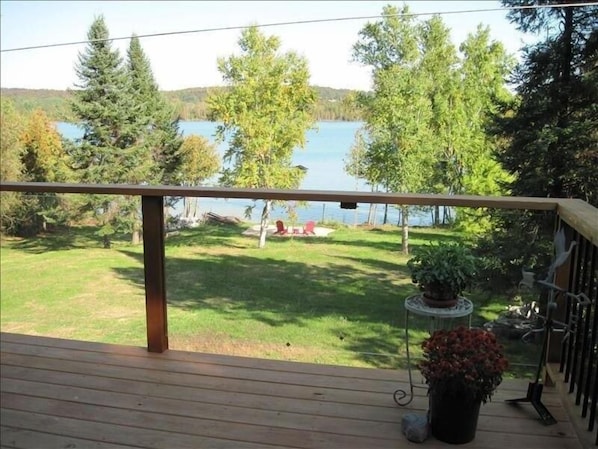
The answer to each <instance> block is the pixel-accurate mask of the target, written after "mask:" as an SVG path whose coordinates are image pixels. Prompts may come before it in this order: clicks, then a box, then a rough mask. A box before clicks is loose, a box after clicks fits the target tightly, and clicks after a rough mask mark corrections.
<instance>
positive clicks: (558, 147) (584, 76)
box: [478, 0, 598, 288]
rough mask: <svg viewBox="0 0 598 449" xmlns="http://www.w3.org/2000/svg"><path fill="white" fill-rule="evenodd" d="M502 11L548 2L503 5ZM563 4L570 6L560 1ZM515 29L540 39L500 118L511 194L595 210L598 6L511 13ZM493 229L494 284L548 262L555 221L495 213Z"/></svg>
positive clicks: (484, 250) (514, 0)
mask: <svg viewBox="0 0 598 449" xmlns="http://www.w3.org/2000/svg"><path fill="white" fill-rule="evenodd" d="M502 3H503V5H505V6H529V5H533V4H538V5H539V4H544V3H545V2H544V1H539V0H502ZM558 3H564V4H566V3H567V2H563V1H561V2H558ZM508 17H509V19H510V20H511V22H513V23H514V24H515V25H516V26H517V28H518V29H519V30H521V31H523V32H526V33H533V34H536V35H537V36H538V37H539V40H538V41H537V42H536V43H535V44H531V45H529V46H527V47H525V48H524V52H523V53H524V54H523V59H522V61H521V63H520V64H519V65H518V66H517V68H516V70H515V73H514V76H513V82H514V83H515V84H516V89H517V94H518V98H517V101H516V103H515V104H514V105H513V108H512V110H511V111H509V114H507V115H504V116H501V117H499V118H498V119H497V120H496V128H495V131H496V133H497V134H498V135H499V136H501V137H502V138H503V139H504V142H505V144H504V145H503V147H502V148H501V151H500V152H499V154H498V158H499V160H500V161H501V162H502V164H503V166H504V167H505V168H506V169H507V170H508V171H509V172H510V173H511V174H512V176H513V178H514V179H513V181H512V182H510V183H509V185H508V187H509V188H510V189H511V192H512V194H513V195H518V196H540V197H553V198H567V197H574V198H580V199H583V200H585V201H587V202H589V203H590V204H593V205H595V206H597V205H598V189H597V188H596V186H597V185H598V170H596V167H597V166H598V150H597V148H598V109H597V107H596V105H597V104H598V7H597V6H575V7H572V6H567V7H564V8H541V9H524V10H512V11H510V12H509V14H508ZM494 229H495V231H494V232H493V233H492V234H491V235H490V236H488V238H486V239H482V240H480V242H479V244H478V246H479V248H480V249H481V254H482V255H483V256H484V258H485V260H487V261H488V273H489V274H488V279H489V280H493V281H494V282H495V283H494V285H492V286H491V287H494V288H497V287H503V288H504V286H508V285H509V284H511V285H513V284H515V283H516V282H517V281H518V280H519V278H520V273H521V271H520V270H521V268H522V267H524V266H525V267H526V268H528V269H531V270H538V269H541V268H543V267H545V266H546V265H547V262H548V261H549V260H550V257H551V253H550V245H543V242H551V241H552V233H553V230H554V221H553V218H552V216H547V215H546V214H539V213H535V214H532V213H525V212H521V213H518V214H506V213H500V212H496V213H495V214H494Z"/></svg>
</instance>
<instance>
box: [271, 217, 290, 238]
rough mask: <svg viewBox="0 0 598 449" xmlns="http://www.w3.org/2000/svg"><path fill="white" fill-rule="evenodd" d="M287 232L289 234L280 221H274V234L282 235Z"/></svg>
mask: <svg viewBox="0 0 598 449" xmlns="http://www.w3.org/2000/svg"><path fill="white" fill-rule="evenodd" d="M287 232H289V230H288V229H287V228H285V227H284V223H283V222H282V220H276V232H275V233H274V234H277V235H284V234H286V233H287Z"/></svg>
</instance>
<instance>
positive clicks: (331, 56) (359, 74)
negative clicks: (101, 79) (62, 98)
mask: <svg viewBox="0 0 598 449" xmlns="http://www.w3.org/2000/svg"><path fill="white" fill-rule="evenodd" d="M404 3H406V4H408V5H409V7H410V9H411V11H412V12H414V13H435V12H439V13H440V12H447V11H464V10H475V9H493V8H500V2H498V1H406V2H402V1H401V2H395V1H383V2H380V1H16V0H8V1H0V48H1V49H2V50H6V49H11V48H18V47H25V46H34V45H43V44H53V43H63V42H76V41H83V40H85V39H86V37H87V32H88V30H89V27H90V25H91V23H92V22H93V20H94V18H95V17H97V16H99V15H103V16H104V19H105V21H106V25H107V27H108V30H109V32H110V37H113V38H115V37H130V36H131V35H132V34H133V33H135V34H137V35H143V34H150V33H164V32H172V31H186V30H200V29H206V28H210V29H213V28H220V27H244V26H249V25H256V24H258V25H263V24H270V23H278V22H290V21H303V20H312V19H332V18H346V17H364V16H366V17H368V16H376V15H380V14H381V12H382V8H383V7H384V6H385V5H387V4H391V5H394V6H397V7H401V6H402V5H403V4H404ZM430 17H431V16H430V15H424V16H421V17H420V19H421V20H426V19H428V18H430ZM442 17H443V19H444V21H445V23H446V24H447V26H448V27H449V28H450V29H451V36H452V39H453V42H454V43H455V45H457V46H458V45H459V44H460V43H461V42H463V40H465V38H466V37H467V34H468V33H471V32H474V31H475V29H476V27H477V25H478V24H480V23H482V24H483V25H487V26H489V27H490V31H491V36H492V39H494V40H497V41H500V42H502V43H503V45H504V46H505V48H506V49H507V51H508V52H509V53H511V54H513V55H514V56H516V57H517V56H518V54H519V50H520V48H521V47H522V45H523V43H524V42H526V41H529V40H530V37H527V36H524V35H523V34H521V33H519V32H518V31H517V30H516V29H515V27H514V26H513V25H511V24H509V22H508V21H507V19H506V12H505V11H504V10H501V11H491V12H471V13H460V14H447V15H443V16H442ZM376 20H379V19H360V20H346V21H335V22H324V23H312V24H296V25H286V26H282V25H279V26H270V27H265V28H262V32H264V33H265V34H266V35H276V36H278V37H279V38H280V39H281V51H285V52H286V51H294V52H296V53H298V54H300V55H302V56H304V57H305V58H307V60H308V62H309V69H310V74H311V79H310V83H311V84H312V85H317V86H326V87H334V88H337V89H358V90H368V89H369V88H370V86H371V73H370V69H369V68H367V67H363V66H361V65H360V64H359V63H357V62H352V61H351V48H352V46H353V44H354V43H355V42H356V41H357V39H358V33H359V31H360V30H361V29H362V28H363V26H364V25H365V24H366V23H367V22H368V21H369V22H373V21H376ZM240 33H241V30H240V29H235V30H224V31H208V32H201V33H189V34H183V35H171V36H159V37H147V38H142V39H141V45H142V48H143V49H144V51H145V53H146V55H147V56H148V58H149V60H150V62H151V65H152V70H153V73H154V76H155V78H156V81H157V83H158V85H159V87H160V89H162V90H176V89H184V88H189V87H208V86H216V85H222V84H223V81H222V76H221V74H220V73H219V72H218V69H217V58H219V57H228V56H230V55H232V54H238V53H239V46H238V39H239V37H240ZM127 46H128V39H125V40H121V41H114V43H113V47H114V48H118V49H119V51H120V54H121V56H125V55H126V48H127ZM84 49H85V45H84V44H78V45H71V46H64V47H54V48H43V49H34V50H24V51H15V52H12V51H11V52H2V53H0V74H1V76H0V85H1V87H13V88H15V87H19V88H29V89H62V90H63V89H67V88H73V87H74V86H75V84H76V83H77V77H76V74H75V65H76V63H77V59H78V54H79V53H80V52H82V51H83V50H84Z"/></svg>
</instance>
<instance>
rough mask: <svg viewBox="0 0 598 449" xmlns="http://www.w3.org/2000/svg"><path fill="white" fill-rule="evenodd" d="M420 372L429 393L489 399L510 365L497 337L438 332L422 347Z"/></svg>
mask: <svg viewBox="0 0 598 449" xmlns="http://www.w3.org/2000/svg"><path fill="white" fill-rule="evenodd" d="M422 349H423V356H424V360H422V361H421V362H420V364H419V369H420V370H421V372H422V375H423V376H424V378H425V379H426V383H427V384H428V385H429V387H430V389H433V390H435V391H443V392H444V391H450V392H452V393H454V394H459V395H466V396H468V397H470V398H472V399H481V400H482V401H483V402H484V403H485V402H486V401H488V400H489V399H490V397H491V396H492V394H493V393H494V391H495V390H496V387H498V385H499V384H500V383H501V382H502V374H503V373H504V371H505V370H506V369H507V368H508V366H509V363H508V361H507V359H506V358H505V357H504V355H503V347H502V345H500V344H499V343H498V342H497V340H496V336H495V335H494V334H492V333H491V332H487V331H485V330H481V329H469V328H466V327H463V326H461V327H459V328H457V329H454V330H438V331H436V332H434V333H433V334H432V335H431V336H430V337H429V338H427V339H426V340H424V342H423V343H422Z"/></svg>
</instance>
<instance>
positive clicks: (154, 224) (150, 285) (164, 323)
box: [141, 196, 168, 352]
mask: <svg viewBox="0 0 598 449" xmlns="http://www.w3.org/2000/svg"><path fill="white" fill-rule="evenodd" d="M141 212H142V215H143V263H144V272H145V314H146V321H147V350H148V351H150V352H164V351H165V350H166V349H168V320H167V315H166V282H165V274H164V273H165V271H164V261H165V257H164V197H162V196H142V197H141Z"/></svg>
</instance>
